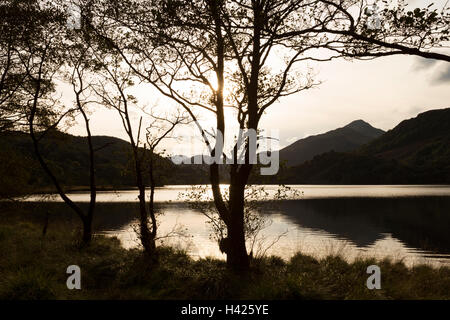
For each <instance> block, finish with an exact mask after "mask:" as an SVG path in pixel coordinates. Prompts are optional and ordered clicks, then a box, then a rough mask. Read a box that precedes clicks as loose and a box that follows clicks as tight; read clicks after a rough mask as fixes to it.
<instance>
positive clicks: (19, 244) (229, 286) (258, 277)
mask: <svg viewBox="0 0 450 320" xmlns="http://www.w3.org/2000/svg"><path fill="white" fill-rule="evenodd" d="M79 238H80V235H79V232H78V231H77V230H74V229H73V227H72V226H70V225H68V224H63V223H62V222H61V223H60V224H59V225H57V226H56V225H51V227H50V228H49V230H48V232H47V234H46V236H45V237H43V236H42V225H41V224H39V223H37V222H36V221H32V220H31V219H29V220H27V219H24V218H23V217H22V218H13V217H11V216H7V215H5V214H2V215H1V217H0V252H1V255H0V299H13V300H17V299H32V300H40V299H44V300H45V299H450V269H449V268H440V269H436V268H432V267H429V266H417V267H414V268H407V267H406V266H405V265H404V264H402V263H394V262H391V261H388V260H384V261H375V260H373V259H365V260H363V259H361V260H357V261H355V262H353V263H348V262H346V261H345V260H344V259H342V258H340V257H338V256H329V257H327V258H325V259H320V260H318V259H315V258H312V257H310V256H306V255H302V254H300V253H299V254H297V255H295V256H294V257H293V258H292V259H290V260H289V261H284V260H282V259H281V258H278V257H266V258H262V259H257V260H253V261H252V270H251V272H250V273H249V274H248V275H246V276H236V275H233V274H230V273H229V272H228V271H227V269H226V265H225V263H224V262H223V261H221V260H215V259H201V260H197V261H195V260H192V259H191V258H190V257H189V256H188V255H186V253H184V252H181V251H178V250H176V249H173V248H160V249H159V255H160V262H159V264H158V265H149V263H147V260H146V259H145V258H144V257H143V255H142V252H141V251H139V250H137V249H133V250H125V249H123V248H122V247H121V246H120V243H119V240H117V239H115V238H105V237H100V236H98V237H95V239H94V241H93V242H92V245H91V246H89V247H82V246H80V244H79V242H78V239H79ZM372 264H377V265H378V266H379V267H380V268H381V286H382V289H381V290H369V289H367V287H366V280H367V278H368V276H369V275H368V274H366V269H367V267H368V266H369V265H372ZM69 265H78V266H80V268H81V286H82V289H81V290H68V289H67V287H66V280H67V277H68V276H69V275H68V274H66V269H67V267H68V266H69Z"/></svg>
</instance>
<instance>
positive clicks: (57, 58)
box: [14, 0, 96, 244]
mask: <svg viewBox="0 0 450 320" xmlns="http://www.w3.org/2000/svg"><path fill="white" fill-rule="evenodd" d="M19 6H20V8H21V10H20V14H19V17H21V21H23V22H24V25H23V26H22V27H23V30H22V31H23V34H24V37H23V39H24V40H23V41H22V42H20V46H18V47H15V48H14V51H15V52H16V53H17V55H18V56H19V60H20V63H21V65H20V68H21V69H22V70H23V72H24V74H25V76H24V79H23V80H22V81H21V82H20V88H21V90H22V94H21V101H20V103H21V104H22V109H23V113H24V117H25V119H26V125H27V127H28V130H29V134H30V137H31V139H32V141H33V147H34V153H35V155H36V157H37V160H38V162H39V164H40V165H41V167H42V169H43V171H44V172H45V174H47V176H48V177H49V178H50V180H51V181H52V183H53V185H54V186H55V188H56V190H57V192H58V194H59V195H60V197H61V198H62V200H63V201H64V202H65V203H66V204H67V205H68V206H69V207H70V208H71V209H72V210H73V211H74V212H75V213H76V214H77V216H78V217H79V218H80V220H81V221H82V223H83V235H82V242H83V243H84V244H89V243H90V241H91V239H92V219H93V211H94V206H95V198H96V192H95V179H94V169H93V168H94V167H93V166H94V163H93V149H92V141H91V139H90V130H89V121H88V119H87V116H86V113H85V109H84V107H85V106H84V103H83V102H82V101H81V98H80V97H81V94H82V93H83V92H84V91H85V88H84V86H83V84H82V82H81V81H82V73H81V72H82V71H81V70H82V67H81V64H80V63H79V62H80V61H81V60H78V61H77V62H76V63H75V65H74V73H73V74H72V77H71V81H72V82H71V83H72V84H73V88H74V92H75V96H76V107H75V108H65V107H64V106H63V105H61V104H60V103H59V101H58V99H57V98H56V97H55V95H54V92H55V79H56V76H57V75H59V74H60V73H61V72H62V70H63V67H64V66H65V62H66V59H67V58H69V57H70V55H69V56H68V55H67V53H68V52H69V51H70V49H73V48H71V45H73V43H71V42H70V38H69V37H68V33H67V31H68V30H67V28H66V21H67V12H66V10H65V7H64V6H57V5H55V4H52V3H45V2H42V1H39V0H36V1H23V2H22V1H19ZM79 59H81V58H79ZM72 61H73V60H72ZM73 62H74V61H73ZM77 81H80V83H79V86H78V87H77V84H76V82H77ZM77 110H78V111H79V112H81V114H82V115H83V117H84V119H85V123H86V129H87V132H88V135H89V138H88V143H89V148H90V161H91V166H90V174H91V202H90V206H89V209H88V213H87V214H85V213H84V212H83V210H82V209H81V208H80V206H79V205H77V204H76V203H74V202H73V201H72V200H71V199H70V198H69V197H68V196H67V194H66V192H65V190H64V188H63V186H62V185H61V184H60V182H59V181H58V178H57V176H56V175H55V173H54V172H53V170H52V168H51V166H49V164H47V162H46V161H45V159H44V156H43V155H42V152H41V149H40V141H41V140H42V139H43V138H44V137H45V136H46V135H47V134H48V133H49V132H51V131H53V130H55V128H57V127H58V125H59V124H60V123H61V121H62V120H63V119H64V118H65V116H67V115H73V114H74V113H75V112H76V111H77Z"/></svg>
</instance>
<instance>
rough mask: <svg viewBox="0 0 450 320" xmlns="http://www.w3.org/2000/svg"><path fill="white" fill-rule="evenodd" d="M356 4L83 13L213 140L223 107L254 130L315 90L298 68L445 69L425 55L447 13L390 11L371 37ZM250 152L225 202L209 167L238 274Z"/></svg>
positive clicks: (444, 36) (154, 0)
mask: <svg viewBox="0 0 450 320" xmlns="http://www.w3.org/2000/svg"><path fill="white" fill-rule="evenodd" d="M366 5H367V3H366V2H365V1H357V0H334V1H324V0H317V1H305V0H221V1H215V0H194V1H184V0H148V1H145V0H136V1H135V0H127V1H114V0H104V1H98V2H96V5H94V6H92V7H91V9H92V12H93V15H92V16H93V18H92V20H91V21H90V25H91V27H92V28H93V29H94V30H95V33H96V34H97V36H98V37H99V38H100V39H102V40H103V41H104V43H105V44H106V45H107V46H109V47H111V48H114V49H116V50H117V51H118V52H119V53H120V54H121V55H122V58H123V59H124V60H125V61H126V62H127V63H128V64H129V66H130V67H131V68H132V69H133V72H134V73H135V74H137V75H138V76H139V77H140V78H141V79H142V80H145V81H147V82H148V83H151V84H153V85H154V86H155V88H157V89H158V90H159V91H160V92H161V93H162V94H163V95H165V96H167V97H169V98H171V99H173V100H174V101H176V102H177V103H179V104H180V105H181V106H182V107H183V108H185V110H186V111H187V112H188V113H189V114H190V116H191V117H192V119H193V120H196V117H195V113H194V110H196V109H202V110H206V111H208V112H210V113H211V114H212V115H213V116H214V117H215V119H216V131H217V132H221V133H222V134H223V136H225V128H226V124H227V123H228V121H230V120H231V119H228V120H227V119H225V116H224V110H225V108H226V107H230V108H233V109H234V110H235V114H236V119H234V120H235V121H237V122H238V123H239V126H240V129H242V130H255V131H258V130H259V124H260V120H261V118H262V116H263V115H264V113H265V112H266V111H267V110H268V108H269V107H270V106H272V105H273V104H274V103H275V102H276V101H277V100H278V99H279V98H281V97H285V96H288V95H291V94H294V93H297V92H299V91H302V90H306V89H309V88H311V87H313V86H314V85H316V84H317V83H316V82H314V81H313V79H312V73H311V72H310V71H309V70H307V69H306V70H305V71H303V72H300V71H301V70H300V69H299V68H298V67H299V65H300V63H301V62H307V61H330V60H332V59H335V58H348V59H372V58H375V57H381V56H389V55H395V54H413V55H417V56H422V57H426V58H435V59H441V60H444V61H449V56H448V55H446V54H444V53H440V52H430V51H429V50H430V49H433V48H438V47H444V46H445V43H446V41H448V32H449V23H448V22H449V15H448V13H447V11H445V10H444V11H443V12H441V13H439V12H437V11H435V10H432V9H430V8H426V9H416V10H414V11H406V10H405V6H404V4H402V2H400V5H399V6H398V7H396V8H393V9H386V10H384V9H383V11H382V13H381V19H382V20H383V21H382V22H383V25H382V27H380V28H377V29H374V28H372V27H371V26H370V24H369V19H371V18H373V16H372V14H371V13H370V12H368V11H367V10H366V9H365V7H366ZM182 84H185V85H182ZM186 84H187V85H186ZM186 88H189V89H186ZM200 130H201V132H202V136H203V137H204V139H205V143H206V144H207V145H208V146H209V147H210V150H211V155H212V156H213V157H214V156H215V155H216V154H217V153H219V152H222V150H220V149H218V148H217V145H223V143H222V141H219V142H217V141H216V146H215V147H213V146H212V142H210V141H209V139H208V136H207V134H206V132H205V130H203V129H202V128H200ZM216 140H217V139H216ZM237 148H238V146H237V145H236V146H235V147H234V154H235V155H237V151H238V150H237ZM250 150H251V149H250V144H249V141H248V140H246V144H245V148H244V154H245V159H246V161H245V163H243V164H233V165H231V166H230V179H231V181H230V189H229V199H228V201H225V200H224V199H223V196H222V194H221V192H220V187H219V181H220V177H219V168H218V165H217V164H212V165H211V166H210V180H211V186H212V191H213V195H214V203H215V206H216V208H217V210H218V212H219V215H220V217H221V219H222V220H223V221H224V222H225V224H226V226H227V231H228V232H227V235H228V243H229V245H228V246H227V249H226V253H227V262H228V265H229V266H230V267H231V268H233V269H234V270H240V271H242V270H247V269H248V268H249V259H248V254H247V250H246V245H245V233H244V192H245V188H246V185H247V182H248V178H249V175H250V172H251V170H252V168H253V165H252V164H251V163H250V161H249V159H250V156H251V155H250ZM235 158H236V157H235Z"/></svg>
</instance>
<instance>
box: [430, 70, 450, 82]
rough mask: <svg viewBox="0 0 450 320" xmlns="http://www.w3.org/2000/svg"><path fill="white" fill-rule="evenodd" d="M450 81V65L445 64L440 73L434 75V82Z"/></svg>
mask: <svg viewBox="0 0 450 320" xmlns="http://www.w3.org/2000/svg"><path fill="white" fill-rule="evenodd" d="M447 82H450V66H448V65H447V66H445V67H444V68H443V70H441V71H440V72H439V73H438V74H436V75H435V76H434V77H433V83H435V84H443V83H447Z"/></svg>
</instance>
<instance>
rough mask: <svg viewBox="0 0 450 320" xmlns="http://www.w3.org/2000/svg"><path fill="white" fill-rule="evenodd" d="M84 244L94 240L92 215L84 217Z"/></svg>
mask: <svg viewBox="0 0 450 320" xmlns="http://www.w3.org/2000/svg"><path fill="white" fill-rule="evenodd" d="M82 240H83V244H84V245H89V244H90V243H91V240H92V217H89V216H88V217H85V218H84V219H83V238H82Z"/></svg>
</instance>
